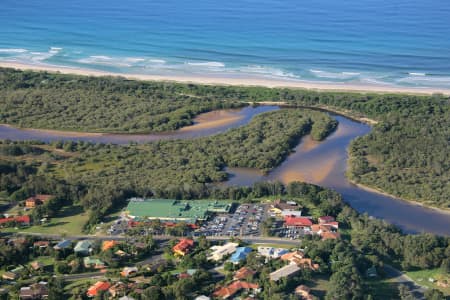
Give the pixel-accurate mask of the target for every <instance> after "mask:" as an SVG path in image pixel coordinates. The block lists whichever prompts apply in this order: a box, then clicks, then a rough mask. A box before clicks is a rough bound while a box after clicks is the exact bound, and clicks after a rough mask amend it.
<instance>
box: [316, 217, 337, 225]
mask: <svg viewBox="0 0 450 300" xmlns="http://www.w3.org/2000/svg"><path fill="white" fill-rule="evenodd" d="M318 221H319V224H325V223H330V222H334V221H335V219H334V217H332V216H323V217H319V219H318Z"/></svg>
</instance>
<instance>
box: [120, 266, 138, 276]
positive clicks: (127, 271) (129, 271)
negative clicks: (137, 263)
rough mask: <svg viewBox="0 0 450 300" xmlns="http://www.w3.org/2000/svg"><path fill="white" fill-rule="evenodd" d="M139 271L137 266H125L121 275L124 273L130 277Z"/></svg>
mask: <svg viewBox="0 0 450 300" xmlns="http://www.w3.org/2000/svg"><path fill="white" fill-rule="evenodd" d="M137 272H138V268H137V267H125V268H123V270H122V272H120V275H122V276H123V277H128V276H131V275H134V274H136V273H137Z"/></svg>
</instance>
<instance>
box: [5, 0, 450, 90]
mask: <svg viewBox="0 0 450 300" xmlns="http://www.w3.org/2000/svg"><path fill="white" fill-rule="evenodd" d="M0 28H1V30H0V60H3V61H13V62H22V63H32V64H49V65H62V66H72V67H81V68H90V69H98V70H105V71H113V72H121V73H137V74H156V75H186V76H189V75H202V76H205V75H206V76H230V77H255V78H274V79H278V80H279V79H285V80H307V81H325V82H351V83H355V84H382V85H386V84H387V85H399V86H421V87H446V88H448V87H450V1H448V0H414V1H411V0H390V1H387V0H358V1H357V0H340V1H336V0H314V1H299V0H297V1H294V0H258V1H256V0H240V1H218V0H197V1H181V0H164V1H162V0H127V1H123V0H121V1H117V0H108V1H106V0H96V1H91V0H73V1H61V0H33V1H17V0H2V1H1V7H0Z"/></svg>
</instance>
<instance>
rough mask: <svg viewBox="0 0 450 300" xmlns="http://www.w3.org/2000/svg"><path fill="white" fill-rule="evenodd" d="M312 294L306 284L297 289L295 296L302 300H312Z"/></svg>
mask: <svg viewBox="0 0 450 300" xmlns="http://www.w3.org/2000/svg"><path fill="white" fill-rule="evenodd" d="M310 292H311V289H310V288H309V287H308V286H306V285H304V284H302V285H299V286H298V287H296V288H295V294H296V295H298V296H300V297H302V299H304V300H312V296H311V294H310Z"/></svg>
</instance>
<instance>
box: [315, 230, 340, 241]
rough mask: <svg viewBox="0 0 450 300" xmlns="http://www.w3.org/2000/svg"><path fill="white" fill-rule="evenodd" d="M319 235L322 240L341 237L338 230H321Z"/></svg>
mask: <svg viewBox="0 0 450 300" xmlns="http://www.w3.org/2000/svg"><path fill="white" fill-rule="evenodd" d="M320 236H321V237H322V239H323V240H328V239H333V240H336V239H338V238H340V237H341V235H340V234H339V232H331V231H330V232H322V234H321V235H320Z"/></svg>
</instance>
